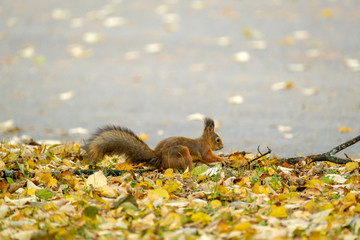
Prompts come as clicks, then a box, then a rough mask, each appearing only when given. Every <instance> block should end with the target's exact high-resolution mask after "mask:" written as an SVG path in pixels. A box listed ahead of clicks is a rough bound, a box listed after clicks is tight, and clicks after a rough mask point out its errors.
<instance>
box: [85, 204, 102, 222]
mask: <svg viewBox="0 0 360 240" xmlns="http://www.w3.org/2000/svg"><path fill="white" fill-rule="evenodd" d="M98 212H99V209H98V208H97V207H96V206H88V207H86V208H85V210H84V214H85V216H87V217H88V218H91V219H95V218H96V215H97V214H98Z"/></svg>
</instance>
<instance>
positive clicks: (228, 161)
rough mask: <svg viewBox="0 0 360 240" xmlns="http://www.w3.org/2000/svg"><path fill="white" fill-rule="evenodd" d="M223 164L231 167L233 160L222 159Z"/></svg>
mask: <svg viewBox="0 0 360 240" xmlns="http://www.w3.org/2000/svg"><path fill="white" fill-rule="evenodd" d="M221 163H222V164H223V165H230V164H231V160H230V159H228V158H221Z"/></svg>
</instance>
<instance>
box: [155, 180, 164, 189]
mask: <svg viewBox="0 0 360 240" xmlns="http://www.w3.org/2000/svg"><path fill="white" fill-rule="evenodd" d="M162 185H163V182H162V181H161V180H160V179H157V180H156V186H159V187H162Z"/></svg>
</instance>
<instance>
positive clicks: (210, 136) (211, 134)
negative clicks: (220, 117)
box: [203, 118, 223, 151]
mask: <svg viewBox="0 0 360 240" xmlns="http://www.w3.org/2000/svg"><path fill="white" fill-rule="evenodd" d="M204 124H205V127H204V132H203V137H205V138H206V141H207V142H208V143H209V144H210V147H211V150H213V151H216V150H220V149H222V148H223V143H222V141H221V138H220V137H219V135H217V134H216V133H215V130H214V129H215V123H214V120H212V119H211V118H205V120H204Z"/></svg>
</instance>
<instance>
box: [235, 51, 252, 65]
mask: <svg viewBox="0 0 360 240" xmlns="http://www.w3.org/2000/svg"><path fill="white" fill-rule="evenodd" d="M233 58H234V60H235V61H236V62H248V61H249V60H250V54H249V53H248V52H246V51H241V52H237V53H235V54H234V55H233Z"/></svg>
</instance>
